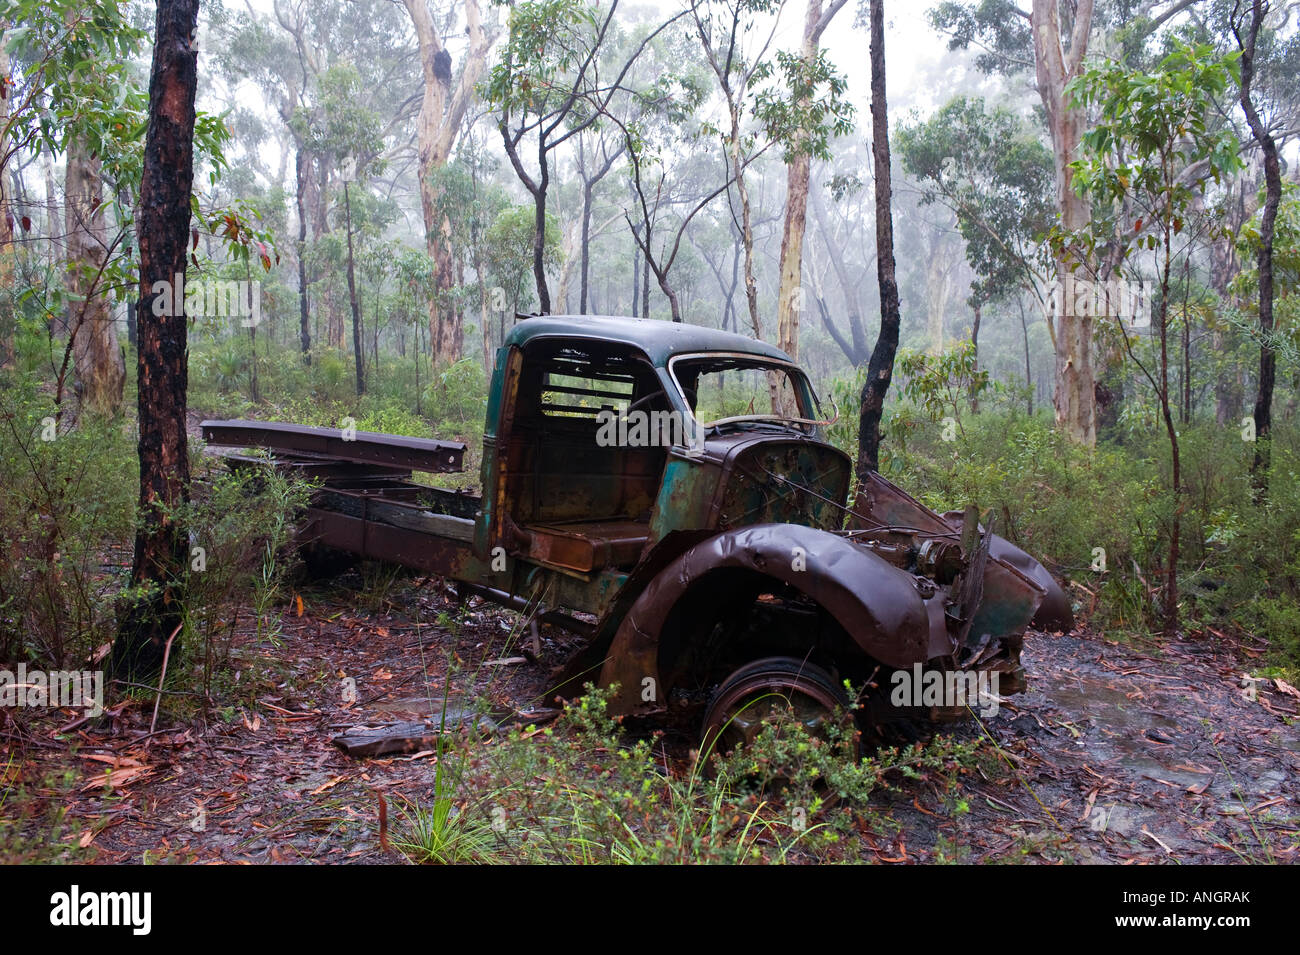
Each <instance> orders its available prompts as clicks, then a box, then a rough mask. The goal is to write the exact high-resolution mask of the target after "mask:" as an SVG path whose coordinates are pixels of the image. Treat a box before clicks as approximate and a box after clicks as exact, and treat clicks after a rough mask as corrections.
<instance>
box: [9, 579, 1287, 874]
mask: <svg viewBox="0 0 1300 955" xmlns="http://www.w3.org/2000/svg"><path fill="white" fill-rule="evenodd" d="M360 585H361V581H360V580H359V578H358V576H357V574H356V572H355V571H353V572H350V573H349V574H348V575H345V576H344V577H341V578H339V579H338V580H337V581H335V582H333V583H332V584H331V585H329V586H325V587H317V588H316V589H314V590H310V591H304V592H303V593H302V594H301V597H302V600H303V604H302V606H301V612H299V607H298V604H297V600H296V597H295V598H294V599H291V600H290V602H289V604H288V607H287V609H286V610H285V612H284V616H283V618H282V620H281V621H280V624H279V627H278V631H279V632H278V634H275V635H273V636H268V635H267V634H265V633H264V634H263V635H262V636H261V637H259V636H258V635H257V634H256V633H255V632H240V633H239V634H238V635H237V637H236V639H235V640H234V646H233V648H232V650H231V653H232V660H233V661H234V666H233V668H232V670H231V671H230V672H231V674H232V675H230V676H228V677H225V678H224V680H225V682H224V683H222V684H221V685H219V686H215V687H214V688H213V690H212V698H214V699H217V700H220V701H225V702H224V703H219V704H218V705H217V707H215V708H213V707H208V708H207V709H206V712H205V709H204V708H203V707H200V706H199V705H198V704H197V702H195V701H194V700H193V699H191V698H189V697H185V696H165V697H164V699H163V703H162V705H161V710H160V712H159V714H158V716H157V724H156V725H157V727H158V729H157V731H156V732H155V733H154V734H153V735H146V734H148V733H149V730H150V725H151V722H152V720H153V703H154V701H153V695H152V694H141V695H140V697H139V698H138V699H136V700H132V701H128V702H126V703H122V704H118V705H116V706H112V707H110V708H109V710H108V711H107V713H106V715H105V716H104V717H102V718H101V719H100V720H98V721H95V722H93V723H84V724H82V725H80V726H77V727H75V728H73V729H71V730H68V731H66V732H64V733H62V734H61V735H58V736H55V730H56V728H57V723H56V722H54V720H55V718H56V717H57V718H58V721H59V722H66V720H67V719H68V716H67V714H66V713H65V714H62V715H59V714H53V715H51V716H50V718H49V719H48V720H46V721H45V722H42V721H40V720H34V719H33V718H32V717H31V715H30V714H24V715H23V716H22V719H21V721H20V720H19V719H18V718H17V717H13V716H11V717H9V718H8V720H7V723H0V782H4V783H7V784H8V785H7V786H0V793H4V792H6V791H7V792H8V794H9V797H10V799H11V800H12V802H11V805H10V807H9V808H8V809H7V810H6V813H5V814H6V815H13V814H22V813H25V814H26V823H25V824H24V827H23V829H22V833H19V834H17V835H16V834H15V832H14V831H12V830H11V832H10V834H9V836H8V840H9V844H8V845H5V839H4V838H3V836H4V833H3V832H2V831H0V856H6V855H7V856H8V857H9V858H10V859H12V858H14V857H22V856H23V855H24V854H27V855H28V856H29V857H30V856H33V855H36V856H40V857H47V856H48V853H49V846H44V847H42V846H41V845H40V844H39V843H40V842H41V841H42V840H44V839H50V838H57V841H58V842H59V844H60V846H61V847H62V848H61V849H60V852H61V854H62V855H63V856H64V857H67V858H72V859H75V860H77V861H90V862H96V863H121V862H136V863H138V862H141V861H149V862H154V861H168V862H209V861H220V862H301V861H310V862H395V861H397V862H400V861H403V857H402V856H401V855H400V854H399V853H398V852H397V851H396V850H395V849H393V848H392V847H391V844H390V847H389V848H388V850H387V851H386V850H385V849H384V848H383V847H381V841H380V838H379V828H380V822H379V809H378V807H379V804H380V800H379V797H378V795H377V794H378V793H383V794H384V795H385V797H386V799H385V803H386V805H387V806H403V805H409V804H410V803H408V802H407V800H412V801H422V800H423V801H427V800H428V799H429V798H430V796H431V792H432V788H433V785H434V782H433V780H434V767H435V764H436V755H435V754H434V753H433V752H430V751H424V752H416V753H412V754H409V755H396V756H385V757H378V758H370V759H356V758H352V757H349V756H346V755H344V754H343V753H342V752H341V751H340V750H339V749H338V748H337V747H336V746H335V745H333V744H332V738H333V737H335V736H336V735H338V734H339V733H340V732H341V731H343V730H344V729H347V728H348V727H353V726H357V725H366V724H371V725H373V724H376V723H383V722H386V721H395V720H401V719H419V718H422V717H423V718H429V717H432V718H434V719H437V716H438V714H439V712H440V711H441V710H442V708H443V695H444V692H445V693H446V695H447V696H448V697H449V699H450V700H451V705H452V708H453V709H454V708H455V707H456V706H458V705H459V703H458V701H470V700H483V699H486V700H488V701H490V703H491V705H492V706H493V707H494V709H496V710H499V711H500V712H502V713H509V712H511V711H519V710H524V711H527V710H532V709H534V708H535V707H537V706H539V705H540V701H541V697H542V694H543V693H544V690H545V688H546V687H547V686H549V685H550V681H551V679H552V677H553V674H554V672H555V669H556V667H557V666H558V665H559V664H561V663H563V662H564V660H565V659H566V657H567V656H568V655H569V654H570V653H572V652H573V651H574V650H575V649H576V647H577V643H576V642H575V640H576V638H573V637H571V636H569V635H566V634H563V633H561V632H560V631H556V630H552V629H551V628H549V627H543V628H541V636H542V643H541V654H540V656H539V657H537V658H536V662H533V661H531V660H527V659H524V657H523V656H521V652H520V651H521V646H520V644H521V640H520V631H519V627H518V624H517V620H518V618H517V617H515V616H514V615H513V614H510V613H507V612H504V611H500V610H497V609H495V608H493V607H491V606H490V605H477V604H475V603H471V604H470V605H469V606H468V607H467V608H465V611H464V612H463V613H460V614H456V612H455V605H454V604H453V603H452V602H451V600H450V599H449V597H448V595H447V594H445V593H444V592H443V591H442V588H441V585H440V584H439V582H438V581H437V580H436V579H429V580H422V579H411V578H396V579H393V580H388V581H381V583H380V584H379V585H376V584H375V582H374V581H373V580H371V581H368V587H367V589H366V590H365V593H366V594H367V597H366V600H365V601H359V600H358V599H357V588H358V587H359V586H360ZM362 606H369V607H370V608H371V609H360V608H361V607H362ZM1210 639H1212V640H1213V642H1206V641H1204V640H1199V639H1188V640H1183V641H1179V642H1175V643H1172V644H1166V645H1162V646H1158V647H1157V646H1146V647H1135V646H1132V645H1129V644H1124V643H1118V642H1112V641H1109V640H1107V639H1106V638H1105V637H1104V636H1103V635H1099V634H1096V633H1088V632H1075V633H1072V634H1064V635H1049V634H1042V633H1031V634H1030V635H1029V636H1028V637H1027V639H1026V642H1025V651H1024V657H1023V660H1024V664H1025V666H1026V669H1027V671H1028V675H1029V690H1028V691H1027V692H1026V693H1024V694H1022V695H1019V696H1015V697H1012V698H1011V699H1010V700H1008V701H1007V702H1006V703H1004V704H1003V705H1002V706H1001V708H1000V711H999V712H998V713H997V714H996V715H995V716H993V717H991V718H988V719H987V720H985V721H984V722H983V724H982V725H981V724H980V723H978V722H976V721H974V720H971V721H968V722H964V723H958V724H952V725H949V726H945V727H944V728H943V732H945V733H951V734H952V735H954V736H955V737H957V738H959V739H965V740H967V741H976V740H981V741H982V745H983V746H984V747H985V748H986V750H987V755H988V757H989V758H987V759H984V760H982V762H981V763H980V767H979V768H978V769H976V770H974V771H966V772H963V773H962V774H961V776H960V778H959V779H958V780H956V785H955V786H954V785H951V783H952V782H953V781H952V780H949V781H947V784H945V782H944V781H943V780H937V779H935V778H934V777H932V776H926V775H922V776H921V777H920V778H919V779H915V780H905V781H903V782H902V783H901V784H900V785H897V786H892V787H889V788H887V789H882V790H881V791H880V792H879V793H878V798H877V796H873V797H872V805H871V806H870V807H869V808H868V809H867V810H866V811H860V812H859V815H858V817H857V822H856V825H855V829H856V832H857V833H858V836H857V839H856V840H849V842H850V843H853V842H855V841H856V844H846V845H843V846H841V847H840V848H839V850H838V851H839V853H840V854H839V856H838V858H844V859H849V860H862V861H879V862H890V863H901V862H933V861H962V862H985V861H999V862H1002V861H1013V862H1014V861H1025V862H1057V861H1065V862H1084V863H1086V862H1106V863H1128V862H1142V863H1162V862H1183V863H1187V862H1193V863H1194V862H1268V861H1276V862H1294V861H1296V852H1297V848H1298V847H1300V808H1298V807H1300V725H1298V723H1297V713H1298V712H1300V699H1298V698H1297V697H1296V696H1295V695H1294V691H1292V690H1291V688H1290V687H1289V686H1288V685H1287V684H1285V683H1277V682H1275V681H1272V680H1264V681H1261V682H1259V683H1258V684H1257V685H1256V688H1255V693H1254V694H1253V695H1254V699H1251V698H1250V697H1251V695H1252V694H1251V693H1249V692H1248V691H1247V689H1246V688H1245V687H1243V681H1242V675H1243V672H1244V671H1245V670H1247V669H1249V668H1250V666H1251V664H1250V661H1251V659H1252V658H1253V657H1255V656H1257V655H1258V654H1259V650H1258V649H1257V648H1254V647H1251V646H1247V645H1241V644H1231V643H1229V642H1227V641H1224V640H1222V639H1219V638H1217V637H1212V638H1210ZM503 661H504V662H503ZM449 666H450V667H451V671H452V676H451V679H450V683H448V681H447V680H446V674H447V673H448V668H449ZM347 680H352V681H355V691H356V693H355V702H348V701H346V700H345V699H344V694H343V693H342V692H341V687H343V686H344V685H349V686H350V685H351V684H345V681H347ZM0 716H3V714H2V713H0ZM468 745H472V744H468ZM657 745H660V746H662V747H663V748H664V750H665V754H666V759H665V760H664V765H666V766H668V767H669V771H671V772H688V771H689V758H688V752H689V744H688V743H687V742H685V741H683V740H677V739H674V738H672V735H671V734H669V735H668V736H665V737H663V738H662V739H661V740H660V741H659V743H658V744H657ZM986 767H992V769H991V770H987V769H986ZM0 805H3V800H0ZM958 807H959V808H958ZM862 808H863V807H857V809H858V810H862ZM386 813H387V815H388V816H389V820H388V826H389V827H392V826H394V825H396V824H397V821H398V817H397V815H396V813H393V812H387V811H386ZM42 825H44V826H46V829H45V830H42V829H41V828H40V827H41V826H42ZM2 828H3V827H0V829H2ZM55 830H60V831H61V835H58V836H56V832H55ZM23 833H25V835H24V834H23ZM23 839H25V840H26V842H25V843H24V842H23V841H22V840H23Z"/></svg>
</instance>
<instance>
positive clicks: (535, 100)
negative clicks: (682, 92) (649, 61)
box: [486, 0, 685, 314]
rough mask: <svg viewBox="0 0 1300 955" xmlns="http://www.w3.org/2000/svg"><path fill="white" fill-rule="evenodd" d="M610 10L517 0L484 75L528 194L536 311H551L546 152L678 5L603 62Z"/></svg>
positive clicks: (613, 29) (612, 25)
mask: <svg viewBox="0 0 1300 955" xmlns="http://www.w3.org/2000/svg"><path fill="white" fill-rule="evenodd" d="M617 12H618V0H611V2H610V4H609V6H608V7H607V8H605V9H603V10H602V8H601V7H600V6H599V5H598V4H597V3H595V2H592V0H522V2H520V3H516V4H515V5H513V6H512V7H511V9H510V20H509V35H508V37H507V39H506V43H505V49H504V50H503V51H502V54H501V60H500V62H499V63H498V64H497V65H496V66H495V67H493V69H492V70H491V72H490V74H489V76H488V81H487V87H486V93H487V98H488V101H489V103H490V104H491V105H492V107H493V108H494V109H495V110H496V118H497V128H498V130H499V131H500V134H501V142H502V144H503V146H504V147H505V152H506V155H507V156H508V157H509V159H510V164H511V166H512V167H513V169H514V171H515V174H516V175H517V176H518V177H519V181H520V182H521V183H523V185H524V188H526V189H527V190H528V192H529V195H531V196H532V198H533V208H534V223H533V252H532V264H533V281H534V283H535V284H536V287H537V301H538V308H539V309H540V310H541V312H542V313H543V314H549V313H550V311H551V293H550V288H549V286H548V284H547V281H546V263H545V256H546V222H547V209H546V203H547V196H548V192H549V189H550V185H551V166H552V162H553V153H554V152H555V151H556V150H557V149H560V148H561V147H562V146H564V145H565V144H566V143H568V142H569V141H570V140H572V139H574V138H575V137H577V136H579V135H581V134H582V133H583V132H585V131H586V130H588V129H590V128H591V127H592V126H594V125H595V124H596V123H597V122H599V121H600V119H601V117H603V116H607V115H609V114H610V110H611V104H612V103H613V101H614V99H615V98H616V97H618V96H620V95H622V94H626V93H628V92H629V88H628V87H627V86H625V81H626V80H627V78H628V74H629V72H630V71H631V69H632V67H633V65H634V64H635V63H636V61H637V58H638V57H639V56H640V55H641V53H642V52H643V51H644V50H645V49H646V48H647V47H648V46H649V45H650V44H651V43H652V42H653V40H654V39H655V38H656V37H657V36H659V34H660V33H662V32H663V31H664V30H666V29H668V28H669V27H670V26H671V25H673V24H674V23H676V22H677V20H678V19H680V18H681V17H682V16H683V15H684V12H685V11H683V12H679V13H677V14H675V15H674V16H671V17H669V18H668V19H667V20H665V21H664V22H663V23H660V24H659V25H658V26H656V27H654V28H653V29H648V30H644V31H643V35H642V36H641V38H640V40H639V42H634V43H632V44H630V46H631V48H630V50H629V52H628V53H627V54H626V55H625V56H620V57H618V58H617V59H616V60H615V62H614V63H612V64H611V63H609V62H608V61H607V59H606V58H605V57H604V56H603V54H604V53H605V51H606V49H607V47H606V44H607V43H610V42H613V41H615V40H616V38H617V36H618V33H619V28H618V25H617V24H616V22H615V15H616V14H617ZM529 149H531V150H532V151H533V155H534V156H535V164H533V165H532V166H531V168H530V164H529V163H528V162H526V161H525V159H524V156H525V153H526V151H527V150H529Z"/></svg>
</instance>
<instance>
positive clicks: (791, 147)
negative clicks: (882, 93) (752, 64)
mask: <svg viewBox="0 0 1300 955" xmlns="http://www.w3.org/2000/svg"><path fill="white" fill-rule="evenodd" d="M777 74H779V75H780V77H781V80H782V83H781V84H780V86H783V87H784V90H783V91H780V90H779V88H778V87H777V86H768V87H766V88H764V89H762V90H760V91H759V94H758V97H757V98H756V100H755V102H754V115H755V117H757V118H758V120H759V122H760V123H762V124H763V127H764V129H765V130H766V131H767V135H768V136H769V137H770V138H771V139H773V140H774V141H776V142H779V143H780V144H781V145H782V147H783V149H784V156H785V161H786V162H787V163H788V162H790V161H791V160H792V159H794V157H795V156H800V155H803V156H811V157H813V158H815V159H821V160H823V161H829V160H830V158H831V150H830V143H831V139H832V138H833V137H835V136H847V135H849V133H851V132H852V131H853V105H852V104H851V103H849V102H848V101H847V100H846V98H845V97H846V96H847V93H848V86H849V84H848V80H847V79H845V77H844V75H843V74H842V73H840V72H839V70H837V69H836V68H835V64H833V63H832V62H831V61H830V58H829V56H828V55H827V53H826V51H825V50H823V49H818V50H817V52H816V55H814V56H813V57H811V58H805V57H803V56H801V55H799V54H797V53H789V52H786V51H785V50H778V51H777V53H776V58H775V63H773V62H772V61H771V60H765V61H763V62H762V63H760V64H759V65H758V68H757V69H756V70H755V73H754V78H755V80H756V81H759V82H762V81H764V80H767V79H769V78H772V77H774V76H776V75H777Z"/></svg>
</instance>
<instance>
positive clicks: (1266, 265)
mask: <svg viewBox="0 0 1300 955" xmlns="http://www.w3.org/2000/svg"><path fill="white" fill-rule="evenodd" d="M1263 21H1264V9H1263V3H1262V2H1261V0H1252V3H1251V20H1250V29H1249V32H1248V33H1247V35H1246V39H1245V41H1244V42H1242V40H1241V37H1240V35H1239V36H1238V43H1239V45H1240V46H1241V51H1242V52H1241V108H1242V110H1243V111H1244V112H1245V114H1246V122H1248V123H1249V124H1250V132H1251V135H1253V136H1254V137H1255V142H1257V143H1259V148H1260V152H1261V153H1263V155H1264V197H1265V198H1264V212H1263V215H1262V216H1261V217H1260V223H1259V255H1258V265H1259V331H1260V336H1261V339H1262V340H1261V342H1260V347H1259V392H1258V394H1257V395H1256V396H1255V460H1254V461H1253V462H1252V463H1251V467H1250V474H1251V483H1252V484H1253V485H1254V487H1255V489H1256V490H1257V491H1260V492H1266V491H1267V490H1268V470H1269V465H1270V463H1271V459H1272V449H1271V447H1270V443H1271V437H1272V433H1273V386H1274V384H1275V380H1276V377H1277V359H1276V357H1275V355H1274V352H1273V347H1272V344H1271V342H1270V341H1269V339H1270V337H1271V336H1272V334H1273V233H1274V229H1275V226H1276V223H1277V207H1278V204H1279V203H1280V202H1281V199H1282V172H1281V168H1280V166H1279V164H1278V158H1277V143H1276V142H1275V141H1274V139H1273V136H1272V134H1270V133H1269V131H1268V129H1267V128H1266V127H1265V126H1264V123H1263V121H1262V120H1261V119H1260V118H1259V113H1258V112H1257V111H1256V109H1255V104H1254V102H1253V101H1252V100H1251V95H1250V84H1251V82H1252V81H1253V80H1254V77H1255V39H1256V37H1257V36H1258V35H1259V28H1260V25H1261V24H1262V23H1263ZM1235 28H1236V27H1235V24H1234V29H1235Z"/></svg>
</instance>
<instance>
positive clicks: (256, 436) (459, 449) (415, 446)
mask: <svg viewBox="0 0 1300 955" xmlns="http://www.w3.org/2000/svg"><path fill="white" fill-rule="evenodd" d="M200 428H201V429H202V432H203V440H204V441H207V442H208V443H209V444H214V445H218V446H220V447H238V448H269V449H272V450H279V451H286V452H293V453H297V454H304V453H305V454H314V455H321V456H323V457H325V458H328V459H332V460H336V461H350V462H353V463H355V464H369V465H377V466H380V467H386V468H395V469H398V470H401V471H432V472H435V473H447V472H454V471H460V470H463V468H464V462H465V445H464V444H462V443H461V442H459V441H435V440H433V439H431V438H409V437H405V436H402V435H393V434H379V433H377V432H374V431H357V432H355V433H353V432H347V433H346V434H345V433H344V432H343V431H342V430H340V429H338V428H311V427H307V426H305V425H297V424H283V423H280V422H277V421H204V422H203V423H202V425H200Z"/></svg>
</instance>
